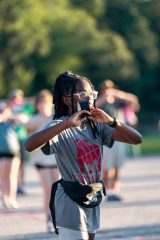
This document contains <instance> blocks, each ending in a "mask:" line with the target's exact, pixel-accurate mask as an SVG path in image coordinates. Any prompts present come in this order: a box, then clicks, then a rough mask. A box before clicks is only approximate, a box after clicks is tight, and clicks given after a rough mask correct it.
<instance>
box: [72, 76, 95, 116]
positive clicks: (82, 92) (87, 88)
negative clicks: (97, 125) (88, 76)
mask: <svg viewBox="0 0 160 240" xmlns="http://www.w3.org/2000/svg"><path fill="white" fill-rule="evenodd" d="M96 97H97V92H96V91H94V90H92V88H91V85H90V84H89V82H88V81H86V80H79V81H78V82H77V84H76V92H75V93H74V94H73V100H74V111H75V112H77V111H78V110H80V109H79V103H80V102H81V101H82V100H84V99H85V100H87V101H88V104H89V108H90V109H92V108H93V107H94V99H95V98H96Z"/></svg>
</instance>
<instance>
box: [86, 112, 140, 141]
mask: <svg viewBox="0 0 160 240" xmlns="http://www.w3.org/2000/svg"><path fill="white" fill-rule="evenodd" d="M91 114H92V115H91V117H90V119H92V120H93V121H95V122H98V123H103V124H108V125H111V124H112V123H113V121H114V118H113V117H111V116H109V115H108V114H107V113H105V112H104V111H103V110H101V109H99V108H95V109H93V110H91ZM112 138H113V140H115V141H119V142H125V143H129V144H139V143H141V142H142V136H141V134H140V133H139V132H138V131H136V130H135V129H134V128H132V127H130V126H128V125H126V124H123V123H121V122H119V121H118V120H117V123H116V127H115V131H114V133H113V136H112Z"/></svg>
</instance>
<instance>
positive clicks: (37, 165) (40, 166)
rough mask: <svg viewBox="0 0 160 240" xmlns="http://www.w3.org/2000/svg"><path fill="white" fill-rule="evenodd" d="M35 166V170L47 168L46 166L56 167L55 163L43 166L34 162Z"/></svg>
mask: <svg viewBox="0 0 160 240" xmlns="http://www.w3.org/2000/svg"><path fill="white" fill-rule="evenodd" d="M35 167H36V169H37V170H41V169H48V168H57V166H56V165H49V166H44V165H41V164H38V163H37V164H35Z"/></svg>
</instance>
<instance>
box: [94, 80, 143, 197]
mask: <svg viewBox="0 0 160 240" xmlns="http://www.w3.org/2000/svg"><path fill="white" fill-rule="evenodd" d="M96 106H97V107H99V108H101V109H103V110H104V111H105V112H106V113H108V114H110V115H111V116H116V117H118V119H119V120H120V121H121V122H123V123H126V124H129V125H132V126H134V124H131V123H133V121H134V123H135V121H137V118H136V115H135V111H138V109H139V103H138V98H137V97H136V96H135V95H134V94H131V93H127V92H124V91H121V90H119V89H118V88H117V86H116V85H115V84H114V82H113V81H112V80H110V79H108V80H105V81H103V82H102V83H101V85H100V91H99V96H98V99H97V101H96ZM131 113H132V116H131ZM103 152H104V153H103V181H104V183H105V186H106V190H107V201H121V200H122V197H121V196H120V169H121V167H122V166H123V163H124V159H125V156H126V148H125V146H124V144H123V143H120V142H115V144H114V145H113V147H112V148H111V149H109V148H107V147H106V146H104V147H103Z"/></svg>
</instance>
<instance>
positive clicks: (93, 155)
mask: <svg viewBox="0 0 160 240" xmlns="http://www.w3.org/2000/svg"><path fill="white" fill-rule="evenodd" d="M76 144H77V162H78V165H79V168H80V172H81V173H82V174H83V173H84V170H85V168H87V169H88V170H89V171H88V172H89V173H90V174H92V173H93V167H94V166H96V165H97V169H98V173H100V171H101V153H100V149H99V146H98V145H97V144H89V143H88V142H87V141H86V140H76Z"/></svg>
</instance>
